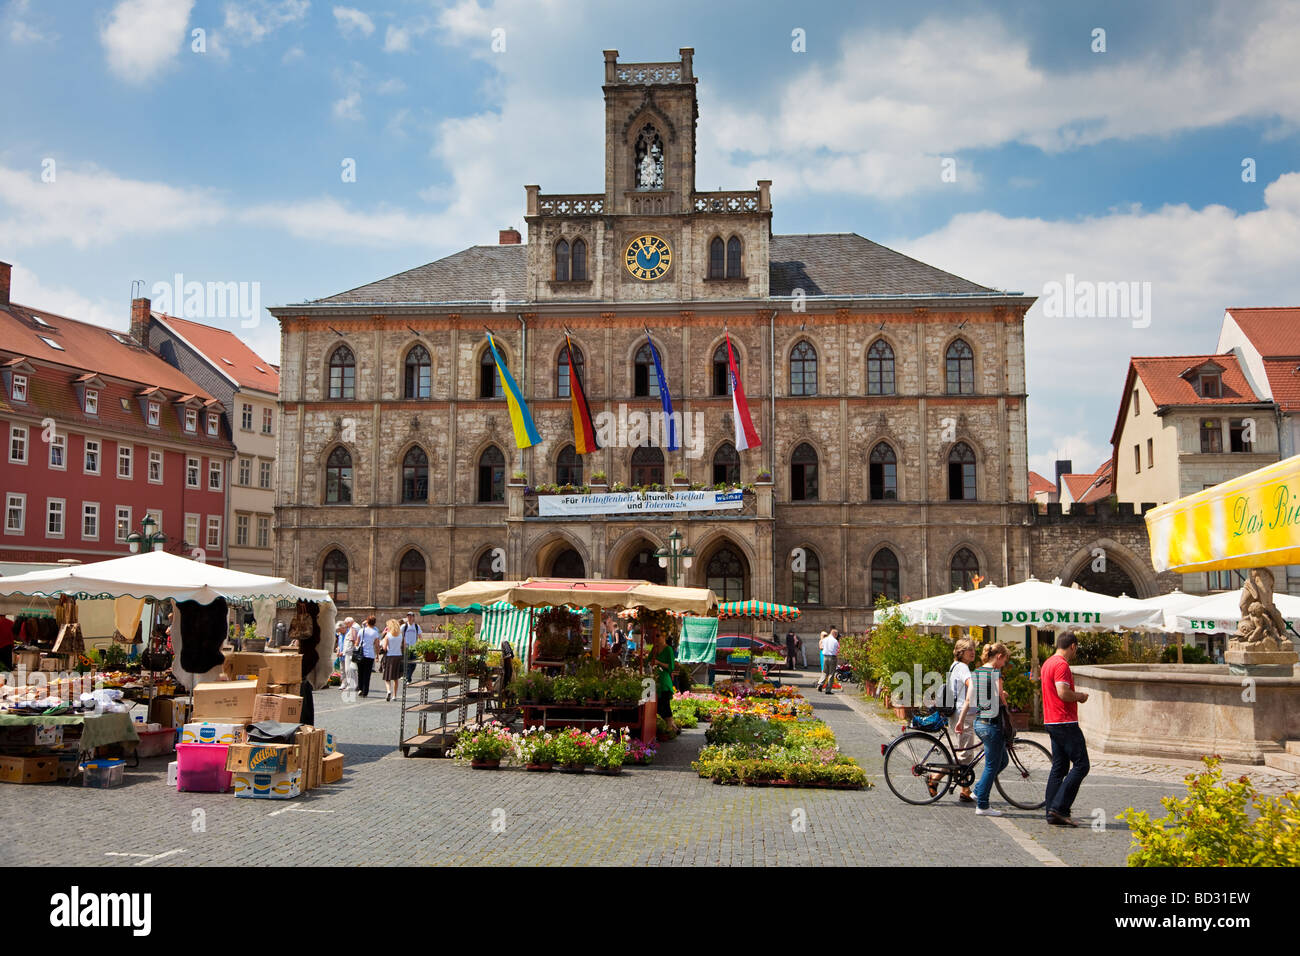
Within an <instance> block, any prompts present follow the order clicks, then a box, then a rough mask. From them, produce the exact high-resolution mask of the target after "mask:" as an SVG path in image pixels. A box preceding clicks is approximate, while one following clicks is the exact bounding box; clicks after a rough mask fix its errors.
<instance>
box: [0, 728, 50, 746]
mask: <svg viewBox="0 0 1300 956" xmlns="http://www.w3.org/2000/svg"><path fill="white" fill-rule="evenodd" d="M62 743H63V725H62V724H45V725H42V724H26V725H23V726H19V727H0V745H4V746H6V747H57V746H59V745H60V744H62Z"/></svg>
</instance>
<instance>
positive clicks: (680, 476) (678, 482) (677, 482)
mask: <svg viewBox="0 0 1300 956" xmlns="http://www.w3.org/2000/svg"><path fill="white" fill-rule="evenodd" d="M689 484H690V480H689V479H688V478H687V477H686V472H684V471H674V472H673V485H674V486H681V487H684V486H686V485H689Z"/></svg>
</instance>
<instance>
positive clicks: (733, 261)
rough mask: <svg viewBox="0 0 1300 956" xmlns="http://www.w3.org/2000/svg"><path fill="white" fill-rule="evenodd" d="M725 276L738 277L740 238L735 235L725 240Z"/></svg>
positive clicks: (729, 277)
mask: <svg viewBox="0 0 1300 956" xmlns="http://www.w3.org/2000/svg"><path fill="white" fill-rule="evenodd" d="M727 278H728V279H739V278H740V240H739V239H738V238H737V237H736V236H732V237H731V238H730V239H728V240H727Z"/></svg>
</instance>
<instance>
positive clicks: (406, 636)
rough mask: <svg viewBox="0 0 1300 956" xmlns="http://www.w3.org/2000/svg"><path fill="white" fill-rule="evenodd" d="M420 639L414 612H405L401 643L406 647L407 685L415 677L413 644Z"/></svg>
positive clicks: (418, 626)
mask: <svg viewBox="0 0 1300 956" xmlns="http://www.w3.org/2000/svg"><path fill="white" fill-rule="evenodd" d="M419 639H420V625H419V624H417V623H416V622H415V612H414V611H407V612H406V623H405V624H403V625H402V643H403V644H405V645H406V682H407V683H408V684H409V683H410V682H411V678H412V677H414V676H415V651H414V650H412V648H414V647H415V642H416V641H418V640H419Z"/></svg>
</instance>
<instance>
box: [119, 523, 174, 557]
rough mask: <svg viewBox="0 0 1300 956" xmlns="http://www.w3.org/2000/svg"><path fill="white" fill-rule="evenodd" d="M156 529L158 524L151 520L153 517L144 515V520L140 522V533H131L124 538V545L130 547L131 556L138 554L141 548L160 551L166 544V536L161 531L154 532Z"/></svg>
mask: <svg viewBox="0 0 1300 956" xmlns="http://www.w3.org/2000/svg"><path fill="white" fill-rule="evenodd" d="M157 527H158V522H156V521H154V520H153V515H148V514H147V515H145V516H144V520H143V521H141V522H140V531H132V532H131V533H130V534H128V535H127V536H126V543H127V544H128V545H130V547H131V553H132V554H139V553H140V548H141V546H143V547H144V548H145V550H148V551H161V550H162V549H163V547H164V546H165V545H166V544H167V535H165V534H163V533H162V529H159V530H158V531H156V532H155V531H154V528H157Z"/></svg>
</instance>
